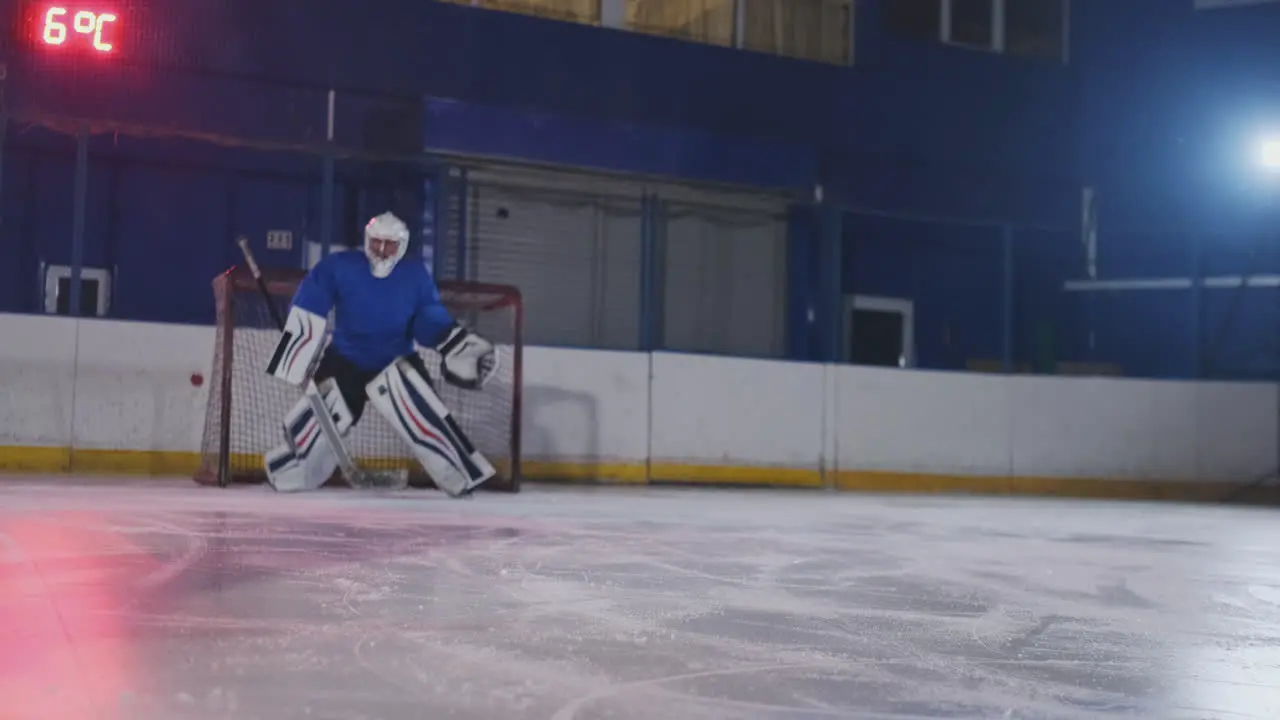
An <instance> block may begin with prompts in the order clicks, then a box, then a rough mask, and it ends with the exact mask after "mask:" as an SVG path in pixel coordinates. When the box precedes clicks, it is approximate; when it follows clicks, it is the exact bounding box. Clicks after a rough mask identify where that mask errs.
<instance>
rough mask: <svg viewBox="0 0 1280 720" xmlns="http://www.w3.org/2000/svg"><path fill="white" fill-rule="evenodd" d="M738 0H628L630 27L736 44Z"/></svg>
mask: <svg viewBox="0 0 1280 720" xmlns="http://www.w3.org/2000/svg"><path fill="white" fill-rule="evenodd" d="M733 5H734V0H627V27H628V28H630V29H632V30H636V31H639V32H646V33H652V34H655V35H668V36H671V37H678V38H681V39H684V40H694V41H697V42H704V43H708V44H711V45H726V46H727V45H732V44H733V26H734V9H733Z"/></svg>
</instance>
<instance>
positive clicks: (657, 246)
mask: <svg viewBox="0 0 1280 720" xmlns="http://www.w3.org/2000/svg"><path fill="white" fill-rule="evenodd" d="M665 227H666V223H665V222H663V207H662V202H661V201H659V200H658V198H657V196H656V195H651V194H649V193H646V194H645V195H644V196H643V197H642V198H641V199H640V338H639V340H640V349H641V350H645V351H654V350H661V349H662V345H663V335H664V332H665V330H664V319H665V312H666V310H665V307H666V306H665V304H664V303H663V287H664V281H665V280H664V273H663V268H664V267H665V266H666V263H665V262H664V259H665V257H666V242H665V232H664V228H665Z"/></svg>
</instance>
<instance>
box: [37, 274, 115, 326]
mask: <svg viewBox="0 0 1280 720" xmlns="http://www.w3.org/2000/svg"><path fill="white" fill-rule="evenodd" d="M110 305H111V272H110V271H108V270H104V269H102V268H81V269H80V312H79V313H78V315H79V316H80V317H102V316H105V315H106V314H107V310H108V309H110ZM44 311H45V312H47V313H51V314H55V315H70V314H71V268H69V267H67V266H66V265H50V266H48V267H47V268H46V269H45V275H44Z"/></svg>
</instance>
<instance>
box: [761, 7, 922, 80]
mask: <svg viewBox="0 0 1280 720" xmlns="http://www.w3.org/2000/svg"><path fill="white" fill-rule="evenodd" d="M743 2H744V3H745V5H744V7H743V18H742V22H743V40H742V46H743V47H744V48H746V49H748V50H755V51H757V52H767V53H771V54H774V55H785V56H787V57H795V58H803V59H806V60H818V61H821V62H828V63H833V64H837V65H847V64H849V63H850V62H851V61H852V56H851V52H850V48H851V46H852V41H853V6H852V4H851V3H850V2H849V0H743ZM935 2H936V0H935Z"/></svg>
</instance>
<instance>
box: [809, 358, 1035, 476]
mask: <svg viewBox="0 0 1280 720" xmlns="http://www.w3.org/2000/svg"><path fill="white" fill-rule="evenodd" d="M832 373H833V375H834V377H835V381H834V384H835V389H836V396H835V397H836V401H837V406H836V429H835V435H836V444H837V448H838V453H839V454H838V467H839V469H840V470H842V471H845V470H881V471H896V472H914V473H945V474H954V475H1006V474H1008V472H1009V469H1010V456H1009V438H1010V434H1011V432H1012V422H1013V419H1012V417H1011V416H1010V412H1009V397H1010V391H1009V385H1008V382H1007V380H1006V379H1005V378H1002V377H999V376H995V375H978V374H962V373H940V372H923V371H911V370H895V369H889V368H871V367H853V366H848V365H842V366H836V367H834V368H832Z"/></svg>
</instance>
